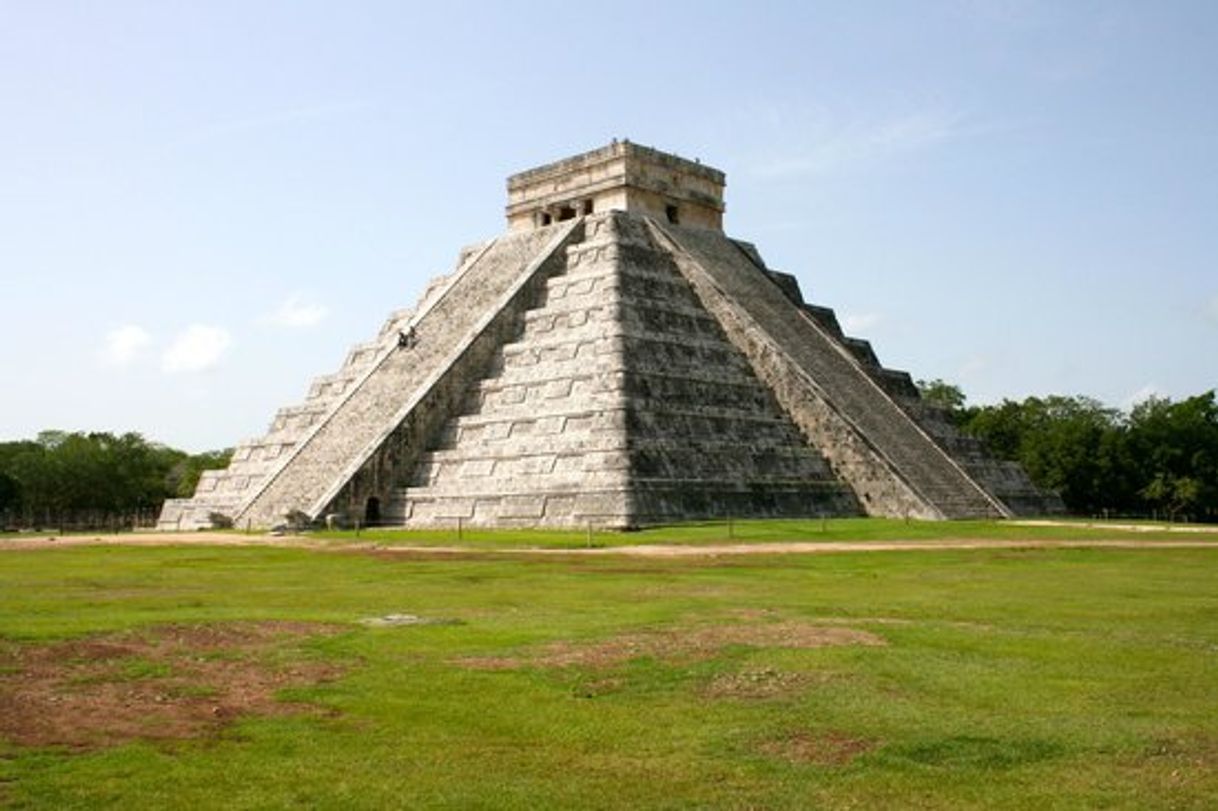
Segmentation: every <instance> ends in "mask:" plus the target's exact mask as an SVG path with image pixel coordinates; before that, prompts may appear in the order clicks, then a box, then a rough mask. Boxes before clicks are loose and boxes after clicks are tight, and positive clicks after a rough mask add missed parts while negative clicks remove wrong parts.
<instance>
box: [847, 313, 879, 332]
mask: <svg viewBox="0 0 1218 811" xmlns="http://www.w3.org/2000/svg"><path fill="white" fill-rule="evenodd" d="M883 320H884V316H883V315H881V314H880V313H848V314H846V315H844V316H842V331H843V332H845V333H846V334H847V335H858V334H859V333H862V332H866V331H867V330H869V329H871V328H872V327H874V326H875V325H877V324H879V323H880V322H881V321H883Z"/></svg>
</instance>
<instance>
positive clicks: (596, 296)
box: [161, 142, 1060, 528]
mask: <svg viewBox="0 0 1218 811" xmlns="http://www.w3.org/2000/svg"><path fill="white" fill-rule="evenodd" d="M722 190H723V175H722V173H720V172H718V171H717V170H715V169H712V168H710V167H708V166H704V165H702V164H701V163H695V162H690V161H686V160H684V159H681V158H678V157H676V156H674V155H668V154H665V153H662V152H658V151H656V150H652V149H648V148H645V147H640V146H637V145H635V144H631V143H629V142H620V143H619V142H615V143H613V144H611V145H610V146H608V147H605V148H603V149H600V150H595V151H593V152H589V153H584V154H583V155H578V156H575V157H574V158H569V159H567V160H564V161H559V162H557V163H554V164H549V165H547V166H543V167H539V168H538V169H534V170H530V171H528V172H523V173H521V174H518V175H515V176H513V177H512V178H510V179H509V182H508V191H509V205H508V209H507V213H508V223H509V232H508V233H507V234H505V235H503V236H501V237H499V238H497V239H494V240H491V241H489V242H486V243H482V244H479V245H475V246H471V247H469V248H467V249H465V250H464V251H463V252H462V254H461V256H460V258H459V260H458V263H457V267H456V269H455V270H454V271H453V273H451V274H450V275H448V276H445V277H441V278H440V279H437V280H435V281H434V282H433V283H432V284H431V285H429V287H428V289H427V290H426V291H425V293H424V295H423V297H422V298H421V300H420V302H419V303H418V305H417V306H416V307H415V308H413V309H411V310H402V311H398V312H395V313H393V314H392V315H391V316H390V318H389V319H388V320H387V321H386V322H385V324H384V326H383V327H382V329H381V330H380V332H379V333H378V335H377V336H376V338H375V339H373V340H372V341H369V342H367V343H365V344H361V345H359V346H357V347H356V348H354V349H353V350H352V351H351V353H349V355H348V357H347V360H346V362H345V363H344V365H343V367H342V368H341V369H340V370H339V371H338V372H336V373H334V374H331V375H327V376H324V377H321V378H318V379H317V380H316V381H314V383H313V385H312V386H311V388H310V390H309V394H308V397H307V399H306V401H305V402H304V403H302V404H301V405H298V406H293V407H289V408H286V409H282V410H281V411H280V412H278V413H277V414H276V416H275V419H274V421H273V422H272V425H271V428H270V430H269V431H268V433H267V434H266V435H265V436H264V437H261V438H259V439H255V440H249V441H246V442H243V443H242V444H240V445H239V446H238V447H237V449H236V451H235V453H234V456H233V460H232V462H231V463H230V465H229V467H228V469H227V470H223V471H213V472H209V473H208V474H205V475H204V477H203V478H201V479H200V482H199V486H198V490H197V492H196V493H195V495H194V497H193V498H191V499H180V500H172V501H169V502H166V505H165V507H164V509H163V511H162V515H161V526H162V527H163V528H197V527H203V526H210V525H213V524H216V523H228V522H233V523H235V524H237V525H238V526H252V527H265V526H273V525H276V524H279V523H282V522H284V521H285V520H288V518H289V517H291V518H292V519H293V520H310V521H318V520H322V519H323V518H325V517H327V516H329V517H331V518H332V519H338V520H340V521H343V522H348V523H351V522H356V521H359V522H363V523H378V524H392V525H401V526H420V527H422V526H437V525H441V526H451V525H452V524H453V523H454V522H458V521H460V522H464V523H466V524H467V525H485V526H583V525H586V524H592V525H596V526H600V527H616V528H629V527H636V526H640V525H645V524H655V523H663V522H672V521H680V520H691V519H701V518H726V517H740V518H744V517H760V516H789V517H806V516H826V515H860V514H869V515H887V516H904V517H919V518H962V517H1005V516H1010V515H1016V514H1035V513H1044V512H1053V511H1057V510H1058V509H1060V501H1058V500H1057V499H1056V498H1055V497H1054V496H1052V495H1051V494H1045V493H1042V492H1040V491H1038V490H1037V489H1036V488H1035V487H1034V486H1033V485H1032V484H1031V482H1030V481H1029V480H1028V478H1027V476H1026V474H1024V472H1023V471H1022V469H1021V468H1019V466H1018V465H1015V464H1012V463H1008V462H1001V461H999V460H996V459H994V458H993V457H991V456H990V455H989V454H988V453H987V452H986V450H985V448H984V447H983V446H982V445H981V444H980V443H979V442H977V441H976V440H974V439H972V438H969V437H964V436H962V435H960V434H959V433H958V432H957V431H956V430H955V428H954V426H953V425H952V423H951V421H950V419H949V418H948V416H947V415H946V414H945V413H944V412H943V411H942V410H941V409H937V408H935V407H934V406H932V405H930V404H928V403H926V402H924V401H922V400H921V398H920V397H919V395H918V391H917V389H916V387H915V386H914V385H913V383H912V380H911V379H910V377H909V375H908V374H906V373H904V372H899V371H893V370H889V369H885V368H884V367H883V366H881V364H880V363H879V361H878V359H877V358H876V355H875V353H874V351H873V350H872V348H871V346H870V344H868V343H867V342H866V341H863V340H859V339H855V338H851V337H849V336H846V335H844V334H843V333H842V330H841V328H840V326H839V325H838V323H837V320H836V318H835V317H834V314H833V311H832V310H830V309H828V308H825V307H819V306H816V305H813V304H809V303H807V302H805V301H804V299H803V296H802V293H801V291H800V289H799V285H798V284H797V283H796V281H795V279H794V277H792V276H789V275H787V274H783V273H779V272H777V271H774V270H771V269H769V268H767V267H766V265H765V263H764V262H763V261H762V259H761V257H760V254H759V253H758V252H757V250H756V249H755V248H754V247H753V246H752V245H751V244H749V243H745V242H740V241H737V240H732V239H730V238H728V237H727V236H726V235H724V233H723V231H722V228H721V225H722V211H723V203H722Z"/></svg>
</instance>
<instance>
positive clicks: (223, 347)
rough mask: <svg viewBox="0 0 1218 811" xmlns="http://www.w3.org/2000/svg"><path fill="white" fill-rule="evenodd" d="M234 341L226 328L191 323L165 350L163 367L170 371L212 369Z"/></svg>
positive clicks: (162, 357)
mask: <svg viewBox="0 0 1218 811" xmlns="http://www.w3.org/2000/svg"><path fill="white" fill-rule="evenodd" d="M232 343H233V338H232V336H231V335H230V334H229V332H228V330H226V329H224V328H223V327H215V326H209V325H206V324H191V325H190V326H189V327H187V328H186V329H184V330H183V331H182V332H179V333H178V334H177V335H176V336H175V337H174V339H173V342H172V343H171V344H170V345H169V346H168V347H167V348H166V349H165V352H164V353H163V354H162V355H161V368H162V369H163V370H164V371H166V372H168V373H170V374H176V373H178V372H201V371H204V370H205V369H210V368H212V367H213V366H215V365H216V364H217V363H219V362H220V358H222V357H223V356H224V353H225V352H227V351H228V348H229V347H230V346H232Z"/></svg>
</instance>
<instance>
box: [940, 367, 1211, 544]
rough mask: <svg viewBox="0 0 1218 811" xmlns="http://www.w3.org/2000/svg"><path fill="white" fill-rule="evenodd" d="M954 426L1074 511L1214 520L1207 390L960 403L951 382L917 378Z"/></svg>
mask: <svg viewBox="0 0 1218 811" xmlns="http://www.w3.org/2000/svg"><path fill="white" fill-rule="evenodd" d="M918 387H919V389H921V391H922V396H923V397H924V398H925V399H929V400H931V401H933V402H935V403H938V404H939V405H941V406H943V407H944V408H946V409H947V410H948V411H949V412H950V413H951V415H952V418H953V419H954V420H955V422H956V424H957V425H958V426H959V427H960V429H961V430H962V431H963V432H964V433H966V434H970V435H972V436H975V437H978V438H979V439H981V440H983V441H984V442H985V443H986V444H987V445H988V446H989V448H990V450H991V451H992V452H993V453H994V454H995V455H997V456H999V457H1001V458H1003V459H1011V460H1014V461H1017V462H1019V463H1020V464H1022V465H1023V467H1024V469H1025V470H1027V472H1028V475H1029V476H1030V477H1031V478H1032V481H1033V482H1034V483H1035V484H1036V485H1037V486H1038V487H1042V488H1047V489H1050V490H1056V491H1057V492H1058V493H1060V494H1061V497H1062V500H1063V501H1064V502H1065V504H1066V508H1067V509H1068V510H1069V511H1070V512H1071V513H1075V514H1078V515H1089V516H1121V515H1124V516H1144V517H1150V518H1164V519H1168V520H1190V521H1218V402H1216V401H1215V392H1214V391H1208V392H1206V393H1205V394H1199V395H1197V396H1195V397H1189V398H1186V399H1183V400H1179V401H1172V400H1171V399H1170V398H1167V397H1151V398H1149V399H1147V400H1145V401H1143V402H1141V403H1139V404H1137V405H1135V406H1134V407H1133V408H1131V409H1129V410H1128V411H1124V410H1120V409H1115V408H1110V407H1108V406H1105V405H1104V404H1102V403H1100V402H1099V401H1097V400H1094V399H1092V398H1090V397H1081V396H1060V395H1053V396H1048V397H1028V398H1026V399H1024V400H1023V401H1019V402H1017V401H1014V400H1003V401H1002V402H1001V403H999V404H997V405H987V406H968V405H966V399H965V396H964V393H963V392H962V391H961V390H960V388H959V387H958V386H954V385H952V384H949V383H945V382H943V381H942V380H932V381H922V380H919V381H918Z"/></svg>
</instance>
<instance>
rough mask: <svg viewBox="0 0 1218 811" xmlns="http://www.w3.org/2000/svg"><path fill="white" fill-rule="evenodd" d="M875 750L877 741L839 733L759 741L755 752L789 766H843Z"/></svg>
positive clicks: (791, 735)
mask: <svg viewBox="0 0 1218 811" xmlns="http://www.w3.org/2000/svg"><path fill="white" fill-rule="evenodd" d="M877 746H879V741H874V740H871V739H868V738H856V737H854V736H851V735H846V734H844V733H841V732H833V731H826V732H812V731H810V730H797V731H795V732H790V733H787V734H786V735H783V736H782V737H780V738H773V739H771V740H768V741H762V742H761V744H760V745H759V746H758V747H757V748H758V749H759V750H760V751H761V752H762V754H765V755H769V756H770V757H774V758H778V759H780V760H785V761H787V762H788V763H810V764H813V765H815V766H845V765H846V764H847V763H850V762H851V761H853V760H854V759H855V758H857V757H860V756H862V755H865V754H866V753H868V752H870V751H872V750H873V749H875V748H876V747H877Z"/></svg>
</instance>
